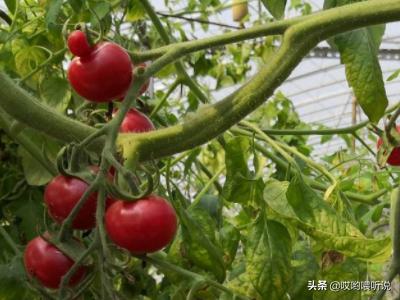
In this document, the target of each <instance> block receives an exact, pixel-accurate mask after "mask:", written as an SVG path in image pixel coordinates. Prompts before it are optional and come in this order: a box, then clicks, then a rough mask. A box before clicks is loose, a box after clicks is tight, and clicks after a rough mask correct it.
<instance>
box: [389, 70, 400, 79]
mask: <svg viewBox="0 0 400 300" xmlns="http://www.w3.org/2000/svg"><path fill="white" fill-rule="evenodd" d="M399 76H400V69H398V70H397V71H396V72H394V73H393V74H391V75H390V76H389V77H388V79H387V81H392V80H395V79H396V78H397V77H399Z"/></svg>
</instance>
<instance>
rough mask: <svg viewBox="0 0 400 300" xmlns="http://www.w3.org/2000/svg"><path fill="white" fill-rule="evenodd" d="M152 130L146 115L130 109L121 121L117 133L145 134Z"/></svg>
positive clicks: (152, 126)
mask: <svg viewBox="0 0 400 300" xmlns="http://www.w3.org/2000/svg"><path fill="white" fill-rule="evenodd" d="M154 129H155V128H154V125H153V123H152V122H151V120H150V119H149V118H148V117H147V116H146V115H144V114H142V113H141V112H140V111H138V110H136V109H134V108H132V109H130V110H129V111H128V113H127V114H126V116H125V118H124V119H123V120H122V123H121V127H120V128H119V132H123V133H128V132H146V131H151V130H154Z"/></svg>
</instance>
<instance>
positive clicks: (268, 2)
mask: <svg viewBox="0 0 400 300" xmlns="http://www.w3.org/2000/svg"><path fill="white" fill-rule="evenodd" d="M262 3H263V4H264V6H265V8H266V9H267V10H268V11H269V12H270V13H271V15H272V16H273V17H274V18H276V19H281V18H282V17H283V16H284V14H285V7H286V0H262Z"/></svg>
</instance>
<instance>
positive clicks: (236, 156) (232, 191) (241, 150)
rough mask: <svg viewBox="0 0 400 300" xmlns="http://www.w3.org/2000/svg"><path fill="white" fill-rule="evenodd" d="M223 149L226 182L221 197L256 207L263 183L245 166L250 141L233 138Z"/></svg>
mask: <svg viewBox="0 0 400 300" xmlns="http://www.w3.org/2000/svg"><path fill="white" fill-rule="evenodd" d="M224 147H225V164H226V181H225V184H224V187H223V193H222V195H223V197H224V198H225V199H226V200H227V201H229V202H235V203H241V204H246V205H253V206H257V203H260V201H261V200H262V191H263V187H264V182H263V180H262V178H261V177H258V176H255V174H254V172H252V171H250V170H249V168H248V165H247V162H248V160H249V157H250V154H251V153H252V151H251V150H252V149H251V144H250V139H249V138H247V137H235V138H233V139H231V140H229V141H228V142H227V143H226V145H225V146H224Z"/></svg>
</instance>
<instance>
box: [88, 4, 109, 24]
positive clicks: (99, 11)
mask: <svg viewBox="0 0 400 300" xmlns="http://www.w3.org/2000/svg"><path fill="white" fill-rule="evenodd" d="M91 8H92V9H93V12H94V13H95V14H96V15H94V14H92V15H91V17H90V23H91V24H92V25H93V26H97V25H98V23H99V22H98V20H102V19H103V18H104V17H105V16H107V15H108V14H109V13H110V11H111V5H110V3H108V2H105V1H101V2H96V3H95V4H94V5H93V6H92V7H91Z"/></svg>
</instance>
